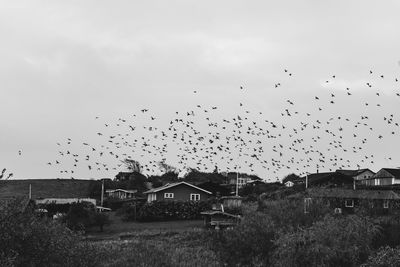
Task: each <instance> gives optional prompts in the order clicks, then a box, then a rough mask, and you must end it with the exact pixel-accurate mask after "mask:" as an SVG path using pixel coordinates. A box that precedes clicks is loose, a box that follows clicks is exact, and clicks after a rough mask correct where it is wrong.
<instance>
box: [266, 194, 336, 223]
mask: <svg viewBox="0 0 400 267" xmlns="http://www.w3.org/2000/svg"><path fill="white" fill-rule="evenodd" d="M258 209H259V210H260V211H262V212H264V213H265V214H267V215H268V216H269V217H270V218H271V220H272V221H273V222H274V223H275V224H276V225H279V226H280V227H281V228H282V229H284V230H293V229H297V228H299V227H308V226H311V225H312V224H313V223H314V222H316V221H318V220H321V219H322V218H323V217H324V216H325V215H326V214H328V213H332V210H331V209H330V208H329V207H328V206H327V205H326V204H324V203H323V202H322V201H318V200H313V201H312V202H311V204H310V206H309V210H308V211H309V212H308V213H304V198H292V199H284V200H264V201H262V202H261V203H259V208H258Z"/></svg>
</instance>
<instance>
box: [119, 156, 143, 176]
mask: <svg viewBox="0 0 400 267" xmlns="http://www.w3.org/2000/svg"><path fill="white" fill-rule="evenodd" d="M121 162H122V163H123V164H124V165H125V167H126V168H127V169H128V170H130V171H132V172H138V173H142V167H141V166H140V163H139V161H137V160H133V159H124V160H122V161H121Z"/></svg>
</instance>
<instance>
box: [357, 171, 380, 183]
mask: <svg viewBox="0 0 400 267" xmlns="http://www.w3.org/2000/svg"><path fill="white" fill-rule="evenodd" d="M374 174H375V173H373V172H372V171H370V170H366V171H364V172H363V173H360V174H359V175H357V176H354V177H353V178H354V180H356V181H359V180H364V179H368V178H371V177H372V176H373V175H374Z"/></svg>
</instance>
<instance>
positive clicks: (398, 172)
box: [383, 168, 400, 179]
mask: <svg viewBox="0 0 400 267" xmlns="http://www.w3.org/2000/svg"><path fill="white" fill-rule="evenodd" d="M383 169H384V170H385V171H387V172H388V173H390V174H391V175H393V176H394V177H395V178H396V179H400V169H390V168H383Z"/></svg>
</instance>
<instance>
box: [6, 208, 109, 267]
mask: <svg viewBox="0 0 400 267" xmlns="http://www.w3.org/2000/svg"><path fill="white" fill-rule="evenodd" d="M101 254H102V253H101V251H100V250H97V249H93V247H92V245H91V244H89V243H87V242H84V241H82V240H81V238H80V237H79V236H78V235H77V234H75V233H73V232H72V231H71V230H69V229H68V228H66V227H65V226H63V225H61V224H60V223H58V222H56V221H53V220H49V219H47V218H40V217H38V216H37V215H35V213H34V211H33V209H32V207H31V205H30V204H28V205H26V204H25V201H11V202H10V203H7V204H5V205H3V206H2V207H1V212H0V266H10V267H11V266H21V267H22V266H98V264H99V263H100V262H101V260H102V258H101Z"/></svg>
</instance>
